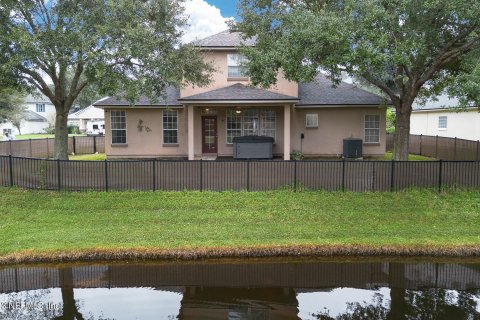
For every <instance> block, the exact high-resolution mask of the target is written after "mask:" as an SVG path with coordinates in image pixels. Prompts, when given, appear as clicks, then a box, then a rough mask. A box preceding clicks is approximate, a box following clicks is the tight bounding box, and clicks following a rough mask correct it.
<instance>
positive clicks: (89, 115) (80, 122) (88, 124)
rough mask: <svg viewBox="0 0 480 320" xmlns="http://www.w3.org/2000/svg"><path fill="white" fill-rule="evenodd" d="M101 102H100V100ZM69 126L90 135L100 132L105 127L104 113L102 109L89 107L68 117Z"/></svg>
mask: <svg viewBox="0 0 480 320" xmlns="http://www.w3.org/2000/svg"><path fill="white" fill-rule="evenodd" d="M100 101H101V100H100ZM68 123H69V125H75V126H78V127H79V129H80V132H87V133H92V132H94V131H95V130H97V131H99V130H101V131H102V134H103V133H104V132H103V127H104V126H105V112H104V111H103V109H100V108H96V107H95V106H93V105H91V106H88V107H86V108H85V109H82V110H79V111H77V112H75V113H73V114H70V115H69V116H68Z"/></svg>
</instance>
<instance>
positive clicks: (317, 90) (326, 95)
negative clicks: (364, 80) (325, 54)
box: [297, 74, 389, 106]
mask: <svg viewBox="0 0 480 320" xmlns="http://www.w3.org/2000/svg"><path fill="white" fill-rule="evenodd" d="M298 96H299V98H300V102H299V103H297V106H309V105H310V106H313V105H379V104H385V103H386V102H387V103H389V102H388V101H387V100H386V99H385V98H383V97H381V96H378V95H376V94H373V93H370V92H368V91H365V90H363V89H360V88H358V87H356V86H354V85H352V84H349V83H346V82H343V81H342V82H340V84H339V85H338V86H337V87H335V88H334V87H332V82H331V81H330V80H329V79H328V78H327V77H326V76H325V75H323V74H319V75H318V76H317V77H316V78H315V81H313V82H309V83H299V84H298Z"/></svg>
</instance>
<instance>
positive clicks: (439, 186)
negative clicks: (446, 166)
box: [438, 159, 443, 193]
mask: <svg viewBox="0 0 480 320" xmlns="http://www.w3.org/2000/svg"><path fill="white" fill-rule="evenodd" d="M442 167H443V161H442V159H440V161H439V168H438V192H439V193H440V192H442Z"/></svg>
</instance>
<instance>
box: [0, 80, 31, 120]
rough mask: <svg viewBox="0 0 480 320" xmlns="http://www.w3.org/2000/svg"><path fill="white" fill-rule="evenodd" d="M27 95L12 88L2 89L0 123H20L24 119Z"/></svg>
mask: <svg viewBox="0 0 480 320" xmlns="http://www.w3.org/2000/svg"><path fill="white" fill-rule="evenodd" d="M24 98H25V95H24V94H23V93H21V92H19V91H17V90H14V89H11V88H3V89H0V123H2V122H6V121H9V122H20V121H21V120H22V119H23V118H24V113H25V107H24V106H23V102H24Z"/></svg>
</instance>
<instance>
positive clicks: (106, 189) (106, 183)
mask: <svg viewBox="0 0 480 320" xmlns="http://www.w3.org/2000/svg"><path fill="white" fill-rule="evenodd" d="M104 163H105V191H106V192H108V163H107V159H105V161H104Z"/></svg>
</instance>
